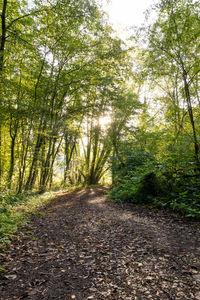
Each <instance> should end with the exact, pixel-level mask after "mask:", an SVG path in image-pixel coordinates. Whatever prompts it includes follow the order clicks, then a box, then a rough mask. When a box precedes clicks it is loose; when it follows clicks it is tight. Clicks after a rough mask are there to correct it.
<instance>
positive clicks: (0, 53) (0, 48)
mask: <svg viewBox="0 0 200 300" xmlns="http://www.w3.org/2000/svg"><path fill="white" fill-rule="evenodd" d="M6 8H7V0H4V1H3V9H2V14H1V32H2V34H1V40H0V97H2V96H1V95H2V91H3V65H4V50H5V43H6ZM1 106H2V98H0V190H1V179H2V113H1Z"/></svg>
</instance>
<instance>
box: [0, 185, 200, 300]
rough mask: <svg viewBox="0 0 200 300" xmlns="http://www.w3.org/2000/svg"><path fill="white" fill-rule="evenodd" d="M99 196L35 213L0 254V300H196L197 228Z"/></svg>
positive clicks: (77, 197)
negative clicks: (3, 270)
mask: <svg viewBox="0 0 200 300" xmlns="http://www.w3.org/2000/svg"><path fill="white" fill-rule="evenodd" d="M104 192H105V188H103V187H100V188H87V189H82V190H77V191H73V192H70V193H65V194H61V195H59V196H57V197H56V198H55V199H54V200H53V201H52V202H51V203H50V204H49V205H48V206H46V207H45V208H43V209H41V210H40V212H39V216H38V217H35V218H33V220H32V222H31V223H30V224H29V225H27V226H26V227H25V228H24V229H23V231H22V233H21V235H20V239H19V240H17V241H16V242H15V243H14V244H13V246H12V247H11V248H10V249H8V250H7V252H6V253H3V254H2V257H3V262H2V264H3V265H4V267H6V268H7V270H8V271H7V273H6V274H5V275H4V276H2V278H1V280H0V299H2V300H5V299H9V300H10V299H33V300H40V299H63V300H64V299H67V300H68V299H69V300H70V299H78V300H85V299H88V300H89V299H94V300H98V299H125V300H129V299H130V300H133V299H138V300H145V299H153V300H157V299H159V300H160V299H162V300H164V299H174V300H179V299H180V300H186V299H188V300H189V299H190V300H192V299H200V290H199V289H198V283H199V281H200V273H199V266H200V261H199V257H200V251H199V250H200V237H199V229H200V228H199V223H198V222H192V221H185V220H183V219H182V218H181V217H179V216H176V215H175V214H174V215H171V214H170V213H167V212H165V211H158V210H156V209H154V210H153V209H150V208H147V207H142V206H135V205H129V204H127V205H124V206H123V207H122V206H120V205H118V204H115V203H113V202H112V201H111V200H109V199H107V198H106V196H105V195H104Z"/></svg>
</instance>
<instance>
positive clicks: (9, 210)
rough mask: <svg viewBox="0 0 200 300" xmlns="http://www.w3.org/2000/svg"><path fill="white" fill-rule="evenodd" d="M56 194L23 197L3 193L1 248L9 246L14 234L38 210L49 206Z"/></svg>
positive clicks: (24, 195) (1, 201) (0, 219)
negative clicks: (46, 205)
mask: <svg viewBox="0 0 200 300" xmlns="http://www.w3.org/2000/svg"><path fill="white" fill-rule="evenodd" d="M55 195H56V192H47V193H44V194H42V195H40V194H38V193H24V194H22V195H17V194H14V193H13V192H6V193H2V195H1V199H0V247H3V246H5V244H9V243H10V242H11V239H12V237H13V234H14V233H15V232H16V231H17V229H19V228H20V227H21V226H23V225H25V224H26V223H27V222H28V221H29V219H30V217H31V216H32V215H33V214H34V213H36V214H37V210H38V208H40V207H41V206H44V205H45V204H47V203H48V202H49V201H50V200H52V199H53V197H55Z"/></svg>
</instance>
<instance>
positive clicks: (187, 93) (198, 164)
mask: <svg viewBox="0 0 200 300" xmlns="http://www.w3.org/2000/svg"><path fill="white" fill-rule="evenodd" d="M183 81H184V90H185V96H186V102H187V108H188V113H189V117H190V123H191V125H192V133H193V142H194V156H195V162H196V169H197V170H198V173H200V162H199V145H198V141H197V134H196V128H195V122H194V116H193V110H192V104H191V97H190V90H189V85H188V82H187V73H186V72H184V73H183Z"/></svg>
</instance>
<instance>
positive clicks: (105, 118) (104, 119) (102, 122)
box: [99, 116, 112, 129]
mask: <svg viewBox="0 0 200 300" xmlns="http://www.w3.org/2000/svg"><path fill="white" fill-rule="evenodd" d="M111 121H112V120H111V117H110V116H102V117H100V118H99V124H100V126H101V128H103V129H106V128H107V127H108V126H109V125H110V123H111Z"/></svg>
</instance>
